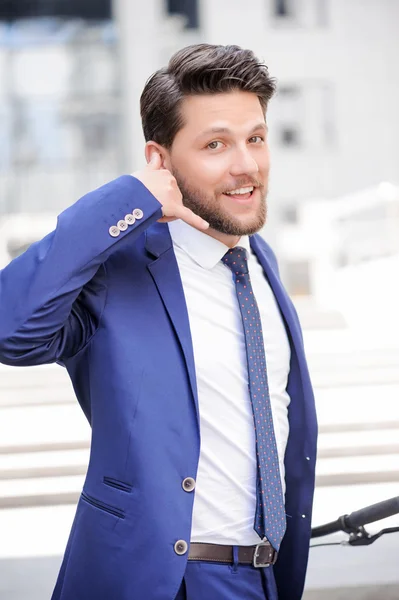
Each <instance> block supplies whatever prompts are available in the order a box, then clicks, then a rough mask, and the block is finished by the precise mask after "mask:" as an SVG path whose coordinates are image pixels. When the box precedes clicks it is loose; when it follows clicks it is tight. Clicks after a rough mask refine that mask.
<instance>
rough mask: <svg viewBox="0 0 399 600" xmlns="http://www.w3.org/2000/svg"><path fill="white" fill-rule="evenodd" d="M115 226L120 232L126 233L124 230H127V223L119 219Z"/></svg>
mask: <svg viewBox="0 0 399 600" xmlns="http://www.w3.org/2000/svg"><path fill="white" fill-rule="evenodd" d="M116 226H117V228H118V229H120V230H121V231H126V229H127V223H126V221H124V220H123V219H121V220H120V221H118V222H117V224H116Z"/></svg>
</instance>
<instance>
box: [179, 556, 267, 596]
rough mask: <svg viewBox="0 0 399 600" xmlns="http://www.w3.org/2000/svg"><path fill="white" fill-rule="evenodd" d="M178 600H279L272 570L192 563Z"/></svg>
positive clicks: (203, 562)
mask: <svg viewBox="0 0 399 600" xmlns="http://www.w3.org/2000/svg"><path fill="white" fill-rule="evenodd" d="M175 600H278V598H277V589H276V582H275V579H274V574H273V567H266V568H265V569H255V568H254V567H252V566H251V565H237V564H235V565H234V564H232V565H227V564H222V563H210V562H205V561H189V562H188V564H187V569H186V572H185V574H184V579H183V582H182V585H181V588H180V590H179V592H178V594H177V596H176V599H175Z"/></svg>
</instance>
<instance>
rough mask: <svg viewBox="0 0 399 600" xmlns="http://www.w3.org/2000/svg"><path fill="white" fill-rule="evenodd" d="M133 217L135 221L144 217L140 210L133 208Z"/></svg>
mask: <svg viewBox="0 0 399 600" xmlns="http://www.w3.org/2000/svg"><path fill="white" fill-rule="evenodd" d="M133 216H134V218H135V219H142V218H143V217H144V213H143V211H142V210H141V208H135V209H134V211H133Z"/></svg>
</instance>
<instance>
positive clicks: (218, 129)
mask: <svg viewBox="0 0 399 600" xmlns="http://www.w3.org/2000/svg"><path fill="white" fill-rule="evenodd" d="M259 129H263V130H264V131H267V125H266V123H265V122H264V121H262V122H261V123H257V124H256V125H255V126H254V127H253V128H252V129H251V131H250V132H249V134H248V135H251V134H252V133H255V131H259ZM213 133H227V134H230V135H231V134H232V133H233V132H232V130H231V129H229V128H228V127H211V128H210V129H206V130H205V131H203V132H202V133H200V135H199V136H198V138H202V137H204V136H206V135H211V134H213Z"/></svg>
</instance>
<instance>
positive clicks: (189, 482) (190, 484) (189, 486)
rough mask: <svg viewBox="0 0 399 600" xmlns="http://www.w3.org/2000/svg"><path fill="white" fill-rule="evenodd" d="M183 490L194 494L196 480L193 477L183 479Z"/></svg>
mask: <svg viewBox="0 0 399 600" xmlns="http://www.w3.org/2000/svg"><path fill="white" fill-rule="evenodd" d="M182 488H183V490H184V491H185V492H192V491H193V489H194V488H195V479H193V478H192V477H186V478H185V479H183V483H182Z"/></svg>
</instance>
